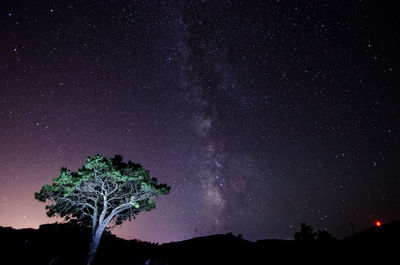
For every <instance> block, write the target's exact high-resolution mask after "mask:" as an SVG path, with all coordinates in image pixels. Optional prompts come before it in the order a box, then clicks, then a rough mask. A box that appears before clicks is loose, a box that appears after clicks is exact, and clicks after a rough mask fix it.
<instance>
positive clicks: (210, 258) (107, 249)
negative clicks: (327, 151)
mask: <svg viewBox="0 0 400 265" xmlns="http://www.w3.org/2000/svg"><path fill="white" fill-rule="evenodd" d="M89 235H90V231H88V230H87V229H84V228H81V227H79V226H76V225H71V224H47V225H42V226H40V228H39V229H38V230H35V229H21V230H15V229H12V228H8V227H7V228H2V227H0V244H1V245H0V253H1V257H2V262H1V264H4V265H8V264H10V265H47V264H51V265H80V264H83V262H84V260H85V257H86V254H87V251H88V245H89V238H90V236H89ZM399 238H400V222H393V223H389V224H385V225H383V226H381V227H378V228H370V229H367V230H365V231H362V232H360V233H357V234H355V235H352V236H349V237H347V238H345V239H344V240H333V241H318V240H316V241H308V242H307V241H294V240H259V241H256V242H251V241H247V240H245V239H243V238H241V237H237V236H234V235H232V234H231V233H229V234H226V235H223V234H218V235H212V236H204V237H197V238H192V239H189V240H185V241H180V242H172V243H166V244H162V245H157V244H151V243H147V242H141V241H136V240H124V239H121V238H118V237H116V236H114V235H112V234H110V233H107V234H105V235H104V237H103V239H102V241H101V244H100V248H99V252H98V256H97V259H96V262H95V264H96V265H108V264H109V265H128V264H129V265H139V264H141V265H144V264H147V265H166V264H168V265H211V264H267V263H269V261H271V262H272V261H276V260H279V261H280V262H294V263H298V262H308V263H325V262H328V261H329V262H338V263H342V262H343V261H346V262H351V261H354V262H356V263H359V262H361V261H369V262H371V261H374V260H376V261H378V260H379V261H381V262H382V261H385V260H389V259H390V257H396V256H397V255H396V254H397V252H396V251H394V250H393V247H396V246H397V247H398V246H399V245H400V244H399V242H400V241H399Z"/></svg>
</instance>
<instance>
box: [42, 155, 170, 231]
mask: <svg viewBox="0 0 400 265" xmlns="http://www.w3.org/2000/svg"><path fill="white" fill-rule="evenodd" d="M169 191H170V187H168V186H167V185H166V184H159V183H158V181H157V179H156V178H151V177H150V173H149V171H148V170H146V169H144V168H143V167H142V166H141V165H140V164H135V163H132V162H131V161H129V162H127V163H125V162H123V161H122V157H121V156H119V155H116V156H115V157H113V158H110V159H107V158H105V157H103V156H101V155H94V156H90V157H88V158H87V159H86V163H85V165H84V166H83V167H82V168H80V169H78V170H77V171H76V172H72V171H70V170H68V169H67V168H65V167H63V168H61V172H60V175H59V176H58V177H56V178H54V179H53V183H52V184H51V185H47V184H46V185H44V186H43V187H42V189H41V190H40V192H36V193H35V198H36V199H37V200H39V201H41V202H48V203H49V204H48V205H47V206H46V210H47V215H48V216H49V217H52V216H55V215H59V216H61V217H65V218H66V219H70V218H72V219H75V220H77V221H79V222H80V223H82V224H87V225H95V224H96V225H98V222H97V221H98V220H97V219H98V217H99V215H100V213H102V212H104V214H105V215H104V216H105V217H107V218H108V219H107V220H106V219H104V220H105V221H104V222H106V221H111V220H114V221H116V224H120V223H122V222H123V221H124V220H126V219H130V218H131V217H134V216H135V215H136V214H138V213H139V212H140V211H143V210H145V211H150V210H151V209H154V208H155V198H156V197H157V196H159V195H165V194H168V193H169Z"/></svg>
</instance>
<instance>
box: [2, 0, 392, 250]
mask: <svg viewBox="0 0 400 265" xmlns="http://www.w3.org/2000/svg"><path fill="white" fill-rule="evenodd" d="M394 6H395V5H394V3H393V4H392V3H391V2H387V3H385V5H383V4H379V3H378V2H376V3H373V2H367V1H319V2H314V1H251V3H250V1H124V0H119V1H57V2H54V3H50V2H46V3H39V2H37V1H19V2H18V3H15V1H2V3H1V4H0V7H1V8H0V10H1V13H0V25H1V27H0V36H1V39H2V41H1V42H0V124H1V125H0V139H1V141H0V161H1V162H0V184H1V186H0V225H1V226H13V227H16V228H21V227H38V226H39V225H40V224H43V223H48V222H54V221H62V220H60V219H49V218H47V217H46V215H45V209H44V205H43V204H42V203H39V202H37V201H35V200H34V198H33V194H34V192H36V191H38V190H39V189H40V187H41V186H42V185H44V184H46V183H50V181H51V179H52V178H53V177H56V176H57V175H58V174H59V169H60V168H61V167H62V166H66V167H68V168H70V169H71V170H76V169H77V168H79V167H80V166H82V164H83V162H84V159H85V157H86V156H89V155H92V154H96V153H99V154H102V155H105V156H113V155H114V154H121V155H122V156H123V157H124V159H126V160H132V161H134V162H137V163H141V164H142V165H143V166H144V167H145V168H147V169H149V170H150V173H151V175H152V176H154V177H157V178H158V179H159V181H160V182H162V183H167V184H168V185H170V186H171V187H172V189H171V193H170V194H169V195H168V196H164V197H165V198H160V200H158V201H157V208H156V209H155V210H153V211H152V212H150V213H143V214H140V215H139V216H138V217H137V218H136V219H135V220H133V221H132V222H127V223H125V224H123V225H122V226H121V227H120V228H115V229H113V232H114V233H116V234H117V235H118V236H121V237H124V238H139V239H143V240H149V241H153V242H168V241H176V240H183V239H186V238H191V237H194V236H200V235H208V234H215V233H228V232H233V233H235V234H238V233H240V234H243V236H244V238H246V239H250V240H257V239H264V238H284V239H290V238H293V234H294V232H295V231H296V230H297V229H298V227H299V225H300V223H301V222H307V223H309V224H311V225H312V226H313V227H315V229H327V230H328V231H329V232H331V233H332V234H333V235H334V236H337V237H344V236H346V235H349V234H351V233H352V228H351V226H350V225H349V223H350V222H352V224H353V226H354V227H355V228H356V230H361V229H364V228H367V227H369V226H371V225H373V224H374V221H375V220H376V219H380V220H382V221H383V222H389V221H393V220H398V219H399V218H400V204H399V202H400V182H399V181H400V179H399V178H398V174H397V172H398V171H399V170H398V165H399V164H400V161H399V158H400V143H399V135H400V126H399V120H400V115H399V114H400V110H399V106H400V104H399V103H400V92H399V90H398V87H399V82H398V81H399V80H398V76H399V75H398V70H399V69H398V65H399V64H398V62H399V56H398V48H399V31H398V28H399V20H398V18H397V17H398V16H397V12H395V10H397V9H396V8H394Z"/></svg>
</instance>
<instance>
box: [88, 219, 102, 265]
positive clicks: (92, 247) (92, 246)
mask: <svg viewBox="0 0 400 265" xmlns="http://www.w3.org/2000/svg"><path fill="white" fill-rule="evenodd" d="M104 228H105V226H103V225H101V226H98V227H97V229H96V232H95V233H94V234H93V236H92V242H91V243H90V248H89V254H88V256H87V258H86V265H92V264H93V262H94V258H95V257H96V253H97V248H98V247H99V243H100V239H101V235H102V234H103V232H104Z"/></svg>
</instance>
